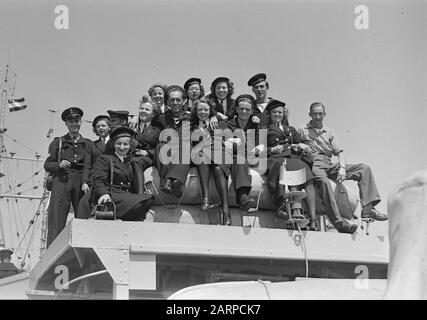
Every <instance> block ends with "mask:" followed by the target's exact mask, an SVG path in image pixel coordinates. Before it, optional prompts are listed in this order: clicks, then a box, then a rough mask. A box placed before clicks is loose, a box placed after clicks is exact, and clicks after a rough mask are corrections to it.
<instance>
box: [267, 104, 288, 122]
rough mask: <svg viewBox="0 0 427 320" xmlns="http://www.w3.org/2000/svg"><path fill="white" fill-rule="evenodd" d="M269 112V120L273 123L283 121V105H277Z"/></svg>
mask: <svg viewBox="0 0 427 320" xmlns="http://www.w3.org/2000/svg"><path fill="white" fill-rule="evenodd" d="M270 114H271V122H273V123H275V124H279V123H281V122H282V121H283V117H284V116H285V110H284V108H283V107H277V108H274V109H273V110H271V111H270Z"/></svg>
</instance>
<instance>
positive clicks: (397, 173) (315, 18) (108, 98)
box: [0, 0, 427, 235]
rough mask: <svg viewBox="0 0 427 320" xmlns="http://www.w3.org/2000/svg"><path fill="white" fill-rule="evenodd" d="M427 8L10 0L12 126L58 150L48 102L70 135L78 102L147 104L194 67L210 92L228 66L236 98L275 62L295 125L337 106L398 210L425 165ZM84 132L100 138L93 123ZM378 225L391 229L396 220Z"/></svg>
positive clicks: (330, 118) (24, 137)
mask: <svg viewBox="0 0 427 320" xmlns="http://www.w3.org/2000/svg"><path fill="white" fill-rule="evenodd" d="M359 4H364V5H365V6H366V7H367V8H368V10H369V28H368V29H363V30H358V29H356V27H355V19H356V18H357V16H358V14H356V13H355V8H356V6H357V5H359ZM58 5H65V6H67V8H68V13H69V29H68V30H58V29H56V28H55V18H56V17H57V16H58V14H55V7H56V6H58ZM426 18H427V1H387V2H385V1H363V2H361V1H338V0H337V1H278V0H277V1H271V0H270V1H261V0H258V1H255V0H252V1H240V0H233V1H224V0H220V1H208V0H199V1H195V0H192V1H172V0H170V1H164V0H163V1H162V0H160V1H136V0H133V1H130V0H128V1H118V0H116V1H80V0H74V1H29V0H27V1H16V0H14V1H11V0H2V1H1V2H0V66H2V67H3V66H4V65H5V64H6V63H7V61H8V59H9V63H10V64H11V66H12V68H13V69H14V71H15V72H16V73H17V74H18V77H17V82H16V92H15V97H17V98H19V97H25V98H26V100H27V103H28V107H27V109H25V110H23V111H19V112H15V113H13V114H8V115H7V117H8V118H7V121H6V127H7V128H8V132H7V133H8V135H9V136H10V137H13V138H14V139H16V140H17V141H19V142H21V143H22V144H25V145H26V146H29V147H30V148H31V150H30V149H29V148H24V147H23V146H22V145H21V144H18V143H15V142H13V141H12V140H11V139H9V138H8V139H6V142H7V148H8V151H13V152H16V155H20V156H33V155H34V151H37V152H39V153H41V154H42V156H46V155H47V149H48V145H49V142H50V140H49V139H47V138H46V134H47V132H48V130H49V128H50V112H49V111H48V110H49V109H52V110H56V111H57V112H56V114H55V117H54V123H53V129H54V134H53V136H59V135H63V134H65V133H66V128H65V126H64V123H63V122H62V121H61V120H60V113H61V112H62V111H63V110H64V109H65V108H67V107H71V106H77V107H80V108H82V109H83V110H84V112H85V115H84V118H85V119H86V120H92V119H93V118H94V117H95V116H96V115H98V114H105V112H106V110H107V109H116V110H119V109H125V110H129V111H130V112H131V113H136V112H137V107H138V101H139V99H140V98H141V96H142V95H143V94H146V93H147V89H148V88H149V86H150V85H151V84H153V83H155V82H162V83H166V84H179V85H183V84H184V82H185V80H187V79H188V78H190V77H200V78H201V79H202V81H203V84H204V87H205V89H206V91H207V92H209V87H210V83H211V82H212V80H213V79H215V78H216V77H218V76H227V77H229V78H230V79H231V80H232V81H233V82H234V85H235V94H234V97H236V96H237V95H239V94H242V93H251V90H250V89H251V88H250V87H248V86H247V84H246V83H247V80H248V79H249V78H250V77H251V76H252V75H253V74H255V73H258V72H265V73H266V74H267V80H268V81H269V83H270V90H269V95H270V96H271V97H274V98H276V99H279V100H282V101H284V102H286V104H287V105H288V107H289V109H290V123H291V125H293V126H295V127H300V126H302V125H304V124H305V123H306V122H307V121H308V120H309V117H308V109H309V105H310V104H311V103H312V102H314V101H321V102H323V103H324V105H325V106H326V112H327V115H326V118H325V125H326V126H329V127H331V128H333V129H334V130H335V132H336V133H337V135H338V137H339V140H340V142H341V144H342V146H343V148H344V153H345V158H346V161H347V163H359V162H362V163H367V164H369V165H370V166H371V168H372V170H373V172H374V175H375V179H376V182H377V185H378V189H379V191H380V194H381V196H382V198H383V201H382V202H381V203H380V205H379V206H378V209H379V210H380V211H383V212H386V199H387V195H388V194H389V193H390V192H391V191H392V190H393V188H394V187H395V186H396V185H397V184H398V183H399V182H401V181H402V180H403V179H405V178H406V177H408V176H409V175H411V174H412V173H414V172H416V171H418V170H421V169H425V168H426V157H427V143H426V142H427V141H426V136H425V134H423V133H422V128H423V126H424V123H425V122H426V120H427V111H426V110H427V108H426V105H427V41H425V30H427V19H426ZM8 56H9V58H8ZM81 133H82V134H83V135H84V136H85V137H88V138H95V136H94V135H93V133H92V131H91V125H90V124H88V123H84V125H83V126H82V130H81ZM14 170H15V173H16V175H17V176H19V175H22V176H23V177H22V179H24V178H26V177H28V176H30V175H31V173H27V172H26V171H25V170H24V169H23V168H18V167H17V168H16V169H14ZM32 170H34V168H33V169H32ZM24 173H27V174H24ZM36 193H37V192H35V194H36ZM2 201H3V200H2ZM29 206H30V207H31V208H33V207H34V206H35V204H34V202H33V203H32V204H29ZM1 208H2V212H4V211H5V208H4V206H3V205H2V206H1ZM26 212H27V213H28V215H29V216H31V214H32V213H33V211H32V209H30V210H28V211H26ZM3 214H4V215H6V214H5V213H3ZM371 231H372V232H373V233H374V234H378V235H385V234H387V223H379V222H377V223H374V224H373V226H372V230H371Z"/></svg>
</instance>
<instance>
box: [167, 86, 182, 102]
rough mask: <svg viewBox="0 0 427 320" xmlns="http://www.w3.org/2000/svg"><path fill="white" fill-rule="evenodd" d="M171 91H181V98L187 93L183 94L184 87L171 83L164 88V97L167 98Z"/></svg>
mask: <svg viewBox="0 0 427 320" xmlns="http://www.w3.org/2000/svg"><path fill="white" fill-rule="evenodd" d="M173 91H179V92H181V93H182V96H183V98H185V97H186V96H187V95H186V94H185V90H184V88H183V87H181V86H178V85H171V86H169V87H168V88H167V89H166V92H165V98H166V100H167V98H168V97H169V95H170V94H171V92H173Z"/></svg>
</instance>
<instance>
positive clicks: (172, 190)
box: [156, 85, 190, 198]
mask: <svg viewBox="0 0 427 320" xmlns="http://www.w3.org/2000/svg"><path fill="white" fill-rule="evenodd" d="M185 98H186V95H185V91H184V89H183V88H182V87H180V86H177V85H172V86H169V87H168V89H167V91H166V94H165V99H166V102H167V105H168V107H169V109H168V110H167V111H166V112H165V113H163V114H161V115H160V123H161V124H162V127H163V128H165V129H174V130H176V132H177V133H178V141H177V143H176V144H174V145H171V144H172V143H169V144H168V146H169V147H171V149H170V150H169V151H170V155H171V158H170V160H172V163H167V164H165V162H168V161H167V160H166V159H165V158H164V157H163V156H162V154H163V153H162V151H161V150H162V148H163V147H165V143H166V141H165V140H163V141H160V143H159V144H158V145H157V150H156V162H157V164H156V167H157V168H158V170H159V175H160V190H162V191H163V192H165V193H168V194H173V195H174V196H175V197H177V198H180V197H181V196H182V186H183V185H185V182H186V180H187V175H188V172H189V170H190V163H189V162H190V161H189V159H188V161H182V160H183V156H184V151H183V147H188V150H189V147H190V136H188V137H187V136H186V134H185V133H184V134H183V131H184V130H183V129H184V125H186V126H188V135H189V133H190V113H189V112H185V111H184V110H183V105H184V100H185ZM163 138H164V137H163ZM166 147H167V146H166ZM163 150H165V149H163ZM178 157H179V158H178ZM172 158H173V159H172ZM173 160H174V161H173Z"/></svg>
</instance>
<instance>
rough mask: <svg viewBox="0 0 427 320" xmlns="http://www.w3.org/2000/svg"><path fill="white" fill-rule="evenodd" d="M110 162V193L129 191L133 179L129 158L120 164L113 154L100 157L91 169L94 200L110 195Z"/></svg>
mask: <svg viewBox="0 0 427 320" xmlns="http://www.w3.org/2000/svg"><path fill="white" fill-rule="evenodd" d="M111 161H112V162H113V184H112V193H114V192H115V191H118V190H126V191H130V188H131V181H132V178H133V173H132V167H131V166H130V164H129V158H125V161H124V162H122V161H121V160H120V159H119V158H118V157H117V156H116V155H115V154H112V155H106V154H104V155H101V156H99V158H98V160H97V161H96V163H95V166H94V168H93V192H94V195H95V199H98V198H99V197H101V196H102V195H104V194H109V195H111V193H110V175H111Z"/></svg>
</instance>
